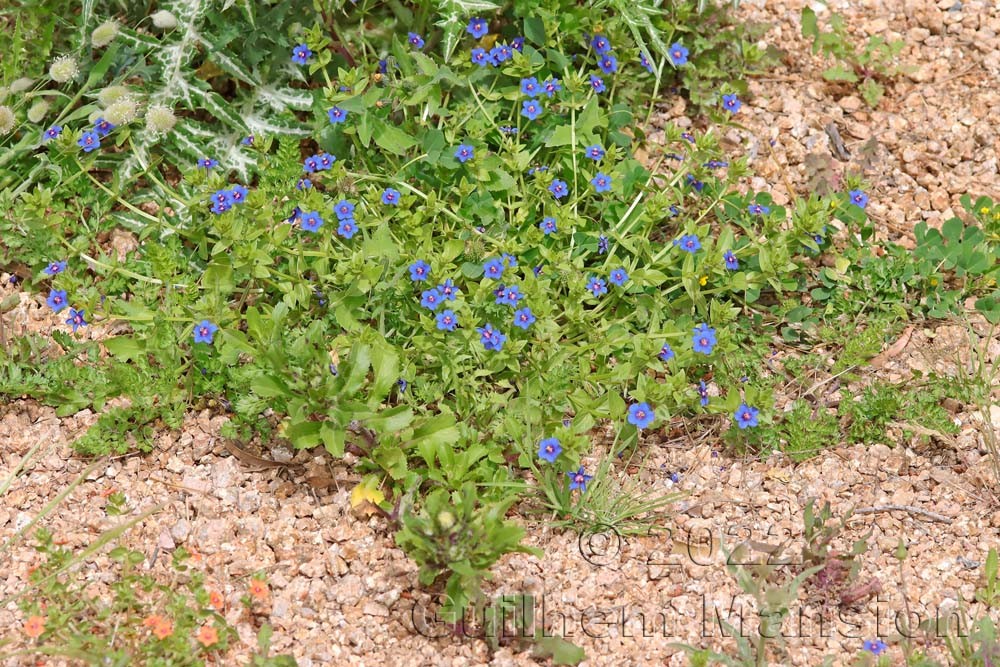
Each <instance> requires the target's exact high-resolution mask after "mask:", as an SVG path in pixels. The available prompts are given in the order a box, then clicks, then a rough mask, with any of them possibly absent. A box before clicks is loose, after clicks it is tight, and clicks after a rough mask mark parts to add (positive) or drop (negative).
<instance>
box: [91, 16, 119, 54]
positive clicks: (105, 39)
mask: <svg viewBox="0 0 1000 667" xmlns="http://www.w3.org/2000/svg"><path fill="white" fill-rule="evenodd" d="M117 35H118V22H117V21H105V22H104V23H102V24H101V25H99V26H97V27H96V28H94V32H92V33H90V43H91V44H93V45H94V48H95V49H99V48H101V47H102V46H107V45H108V44H110V43H111V41H112V40H113V39H114V38H115V37H116V36H117Z"/></svg>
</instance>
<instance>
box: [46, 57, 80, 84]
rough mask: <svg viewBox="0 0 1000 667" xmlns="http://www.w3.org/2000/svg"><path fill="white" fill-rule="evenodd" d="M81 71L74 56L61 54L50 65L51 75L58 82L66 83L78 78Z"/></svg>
mask: <svg viewBox="0 0 1000 667" xmlns="http://www.w3.org/2000/svg"><path fill="white" fill-rule="evenodd" d="M79 73H80V67H79V65H77V64H76V60H75V59H74V58H73V57H72V56H61V57H59V58H56V59H55V61H54V62H53V63H52V65H51V66H50V67H49V76H50V77H52V80H53V81H55V82H56V83H66V82H67V81H70V80H72V79H75V78H76V75H77V74H79Z"/></svg>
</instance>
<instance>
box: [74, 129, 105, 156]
mask: <svg viewBox="0 0 1000 667" xmlns="http://www.w3.org/2000/svg"><path fill="white" fill-rule="evenodd" d="M76 143H77V145H78V146H80V147H81V148H83V152H84V153H89V152H90V151H93V150H97V149H98V148H100V147H101V135H99V134H98V133H97V132H84V133H83V135H82V136H81V137H80V138H79V139H77V141H76Z"/></svg>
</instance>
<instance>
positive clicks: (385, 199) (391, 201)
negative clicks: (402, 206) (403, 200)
mask: <svg viewBox="0 0 1000 667" xmlns="http://www.w3.org/2000/svg"><path fill="white" fill-rule="evenodd" d="M399 197H400V194H399V190H396V189H395V188H386V189H385V190H383V191H382V203H383V204H385V205H386V206H398V205H399Z"/></svg>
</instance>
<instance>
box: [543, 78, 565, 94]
mask: <svg viewBox="0 0 1000 667" xmlns="http://www.w3.org/2000/svg"><path fill="white" fill-rule="evenodd" d="M560 90H562V84H560V83H559V79H553V78H549V79H546V80H545V83H543V84H542V92H544V93H545V96H546V97H548V98H550V99H551V98H552V96H553V95H555V94H556V93H557V92H559V91H560Z"/></svg>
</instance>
